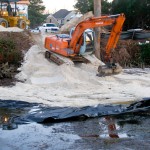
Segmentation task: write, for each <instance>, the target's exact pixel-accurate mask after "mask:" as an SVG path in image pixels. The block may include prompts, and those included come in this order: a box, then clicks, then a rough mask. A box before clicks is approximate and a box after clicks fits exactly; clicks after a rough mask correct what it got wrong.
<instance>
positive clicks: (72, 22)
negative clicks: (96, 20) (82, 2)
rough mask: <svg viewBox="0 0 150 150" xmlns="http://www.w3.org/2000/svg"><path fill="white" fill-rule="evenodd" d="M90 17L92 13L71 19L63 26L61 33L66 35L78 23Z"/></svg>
mask: <svg viewBox="0 0 150 150" xmlns="http://www.w3.org/2000/svg"><path fill="white" fill-rule="evenodd" d="M90 17H93V13H92V12H88V13H86V14H84V15H83V16H82V17H80V18H73V19H71V20H70V21H69V22H67V23H66V24H65V25H63V26H62V27H61V29H60V31H61V33H68V32H70V29H71V28H73V27H75V26H76V25H77V24H78V23H79V22H81V21H83V20H85V19H87V18H90Z"/></svg>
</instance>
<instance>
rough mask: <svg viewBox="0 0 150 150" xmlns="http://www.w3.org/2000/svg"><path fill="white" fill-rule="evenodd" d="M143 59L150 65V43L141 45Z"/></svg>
mask: <svg viewBox="0 0 150 150" xmlns="http://www.w3.org/2000/svg"><path fill="white" fill-rule="evenodd" d="M140 48H141V61H142V62H143V63H145V64H146V65H150V43H147V44H142V45H140Z"/></svg>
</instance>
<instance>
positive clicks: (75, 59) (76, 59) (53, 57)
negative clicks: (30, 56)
mask: <svg viewBox="0 0 150 150" xmlns="http://www.w3.org/2000/svg"><path fill="white" fill-rule="evenodd" d="M45 58H46V59H48V60H50V61H52V62H54V63H56V64H57V65H62V64H64V63H65V61H64V60H63V59H61V58H60V57H59V55H57V54H55V53H53V52H51V51H46V52H45ZM68 59H70V60H71V61H72V62H73V63H86V64H87V63H90V61H89V60H88V59H86V58H85V57H83V56H74V57H68Z"/></svg>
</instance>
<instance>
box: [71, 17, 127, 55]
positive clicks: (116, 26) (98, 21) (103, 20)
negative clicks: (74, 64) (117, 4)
mask: <svg viewBox="0 0 150 150" xmlns="http://www.w3.org/2000/svg"><path fill="white" fill-rule="evenodd" d="M124 21H125V16H124V14H118V15H111V16H102V17H93V18H89V19H87V20H85V21H83V22H81V23H79V24H78V25H77V26H76V28H75V31H74V33H73V35H72V39H71V42H70V46H69V47H70V48H72V49H73V50H74V52H75V53H76V54H78V53H79V49H80V46H81V44H82V42H80V40H82V34H83V32H84V31H85V30H86V29H88V28H96V27H104V26H109V25H113V28H112V31H111V34H110V37H109V40H108V43H107V46H106V55H107V56H108V57H109V56H110V52H111V49H112V48H115V47H116V44H117V42H118V39H119V36H120V33H121V30H122V25H123V23H124ZM77 43H78V46H77Z"/></svg>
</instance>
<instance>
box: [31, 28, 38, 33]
mask: <svg viewBox="0 0 150 150" xmlns="http://www.w3.org/2000/svg"><path fill="white" fill-rule="evenodd" d="M30 32H32V33H40V29H39V27H37V28H34V29H30Z"/></svg>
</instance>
